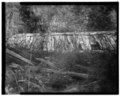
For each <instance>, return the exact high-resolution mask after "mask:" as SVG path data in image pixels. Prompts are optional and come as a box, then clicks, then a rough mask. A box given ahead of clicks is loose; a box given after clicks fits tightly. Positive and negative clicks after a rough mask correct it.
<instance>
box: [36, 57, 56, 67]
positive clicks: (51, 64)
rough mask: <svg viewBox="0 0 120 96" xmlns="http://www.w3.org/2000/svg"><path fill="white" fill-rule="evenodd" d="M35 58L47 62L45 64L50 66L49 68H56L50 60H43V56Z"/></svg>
mask: <svg viewBox="0 0 120 96" xmlns="http://www.w3.org/2000/svg"><path fill="white" fill-rule="evenodd" d="M36 60H38V61H41V62H43V63H45V64H47V65H48V66H50V67H51V68H54V69H56V68H57V67H56V66H55V64H54V63H52V62H50V61H48V60H44V59H43V58H36Z"/></svg>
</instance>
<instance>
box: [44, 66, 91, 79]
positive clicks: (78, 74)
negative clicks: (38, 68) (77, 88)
mask: <svg viewBox="0 0 120 96" xmlns="http://www.w3.org/2000/svg"><path fill="white" fill-rule="evenodd" d="M44 71H45V72H53V73H57V74H63V75H72V76H78V77H82V78H85V79H87V78H88V76H89V75H88V74H85V73H77V72H70V71H63V72H62V71H58V70H54V69H47V68H44Z"/></svg>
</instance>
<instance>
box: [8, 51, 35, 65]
mask: <svg viewBox="0 0 120 96" xmlns="http://www.w3.org/2000/svg"><path fill="white" fill-rule="evenodd" d="M6 53H7V54H9V55H12V56H13V57H15V58H18V59H20V60H22V61H23V62H25V63H27V64H30V65H34V64H33V63H32V62H31V61H30V60H28V59H26V58H24V57H23V56H21V55H19V54H17V53H15V52H13V51H11V50H9V49H6Z"/></svg>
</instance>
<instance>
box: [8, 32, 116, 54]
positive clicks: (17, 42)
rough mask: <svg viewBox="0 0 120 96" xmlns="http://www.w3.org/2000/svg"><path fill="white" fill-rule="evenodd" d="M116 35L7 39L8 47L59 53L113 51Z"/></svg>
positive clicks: (35, 35)
mask: <svg viewBox="0 0 120 96" xmlns="http://www.w3.org/2000/svg"><path fill="white" fill-rule="evenodd" d="M116 40H117V38H116V35H115V32H113V31H109V32H106V31H101V32H72V33H70V32H66V33H56V32H53V33H47V34H45V35H44V36H40V34H38V33H37V34H17V35H14V36H12V37H11V38H9V39H8V42H7V44H8V45H9V46H10V47H16V46H19V47H23V48H24V47H25V48H28V49H30V50H41V49H42V50H44V51H58V52H59V51H60V52H68V51H73V50H104V49H110V50H114V49H115V48H116Z"/></svg>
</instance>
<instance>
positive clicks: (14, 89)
mask: <svg viewBox="0 0 120 96" xmlns="http://www.w3.org/2000/svg"><path fill="white" fill-rule="evenodd" d="M13 51H15V52H16V53H18V54H20V55H21V56H23V57H25V58H27V59H30V60H31V61H33V62H35V63H36V64H35V65H34V66H31V65H28V64H24V62H21V61H19V60H17V59H16V58H14V57H11V56H9V55H8V54H6V56H7V58H6V76H5V77H6V80H5V81H6V86H5V90H6V93H7V94H19V93H22V92H42V93H46V92H65V93H67V92H68V93H69V92H80V93H90V92H92V93H117V92H118V62H117V54H116V53H115V52H109V51H105V52H103V53H100V52H92V51H85V52H78V51H76V52H75V51H74V52H67V53H55V52H53V53H47V52H42V53H41V52H36V53H35V52H34V53H32V55H30V52H28V51H27V50H23V49H22V51H19V50H18V49H17V50H14V49H13ZM42 54H43V55H42ZM30 56H31V57H30ZM36 57H37V58H43V59H45V60H46V59H47V60H49V61H50V62H52V63H54V64H55V67H56V68H57V69H52V68H50V67H49V66H48V65H47V64H45V62H40V61H37V60H36V59H35V58H36ZM45 69H51V70H53V72H52V71H51V72H50V71H49V72H47V71H46V70H45ZM54 70H57V71H59V72H56V71H55V72H54ZM62 72H76V73H83V74H87V75H89V77H88V78H82V77H80V76H76V75H72V74H61V73H62ZM112 78H114V79H112Z"/></svg>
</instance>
